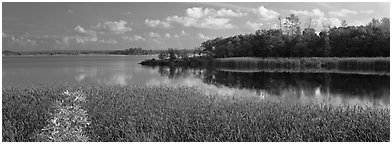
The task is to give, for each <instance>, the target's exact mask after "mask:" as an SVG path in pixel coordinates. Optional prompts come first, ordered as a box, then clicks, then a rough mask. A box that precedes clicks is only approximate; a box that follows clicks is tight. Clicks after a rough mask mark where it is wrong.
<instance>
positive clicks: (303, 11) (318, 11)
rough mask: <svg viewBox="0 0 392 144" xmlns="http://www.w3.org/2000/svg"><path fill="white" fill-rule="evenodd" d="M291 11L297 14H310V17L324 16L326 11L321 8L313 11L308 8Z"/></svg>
mask: <svg viewBox="0 0 392 144" xmlns="http://www.w3.org/2000/svg"><path fill="white" fill-rule="evenodd" d="M291 13H293V14H295V15H303V16H309V17H323V16H324V12H322V11H321V10H320V9H313V10H312V11H306V10H291Z"/></svg>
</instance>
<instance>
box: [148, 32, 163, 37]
mask: <svg viewBox="0 0 392 144" xmlns="http://www.w3.org/2000/svg"><path fill="white" fill-rule="evenodd" d="M149 36H150V37H151V38H161V35H159V34H158V33H154V32H150V33H149Z"/></svg>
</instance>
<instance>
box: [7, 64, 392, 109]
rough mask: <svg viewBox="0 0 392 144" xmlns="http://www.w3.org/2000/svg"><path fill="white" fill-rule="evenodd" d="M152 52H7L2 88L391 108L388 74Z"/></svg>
mask: <svg viewBox="0 0 392 144" xmlns="http://www.w3.org/2000/svg"><path fill="white" fill-rule="evenodd" d="M151 57H153V56H6V57H4V56H3V58H2V60H3V63H2V64H3V71H2V72H3V80H2V82H3V87H6V86H23V85H36V84H50V83H63V82H67V83H91V82H93V83H99V84H105V85H122V86H132V85H134V84H137V85H172V86H182V85H187V86H196V87H199V88H201V89H202V92H203V93H206V94H217V95H219V96H221V97H222V98H227V99H238V98H241V99H250V100H260V99H274V100H280V101H288V102H301V103H314V102H321V103H330V104H336V105H339V104H349V105H362V106H389V98H390V96H389V75H359V74H334V73H269V72H249V73H244V72H230V71H219V70H213V69H209V70H206V69H181V68H169V67H145V66H141V65H139V64H138V63H139V62H140V61H142V60H144V59H147V58H151Z"/></svg>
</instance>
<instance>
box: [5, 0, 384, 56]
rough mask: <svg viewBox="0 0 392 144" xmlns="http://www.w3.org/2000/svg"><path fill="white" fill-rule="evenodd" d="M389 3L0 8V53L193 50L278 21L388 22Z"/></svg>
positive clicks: (54, 4) (22, 5) (17, 5)
mask: <svg viewBox="0 0 392 144" xmlns="http://www.w3.org/2000/svg"><path fill="white" fill-rule="evenodd" d="M389 10H390V3H388V2H198V3H196V2H183V3H180V2H144V3H143V2H105V3H102V2H101V3H98V2H85V3H76V2H71V3H69V2H68V3H64V2H63V3H60V2H40V3H27V2H18V3H12V2H3V3H2V37H3V38H2V49H3V50H14V51H35V50H119V49H127V48H134V47H141V48H144V49H153V50H158V49H167V48H177V49H192V48H195V47H198V46H200V44H201V43H202V42H204V41H206V40H207V39H212V38H215V37H228V36H233V35H238V34H248V33H254V32H255V31H256V30H258V29H271V28H277V27H278V20H277V19H278V17H280V18H285V17H287V16H289V15H290V14H295V15H297V16H299V18H300V19H301V21H302V24H303V25H305V24H307V23H309V19H311V22H312V27H313V28H315V29H316V31H321V29H322V23H323V22H324V23H325V22H327V23H328V24H329V25H331V26H340V24H341V21H342V20H346V21H347V23H348V25H355V26H357V25H366V24H367V23H369V22H370V21H371V19H372V18H377V19H381V18H383V17H388V18H389V17H390V15H389V14H390V11H389Z"/></svg>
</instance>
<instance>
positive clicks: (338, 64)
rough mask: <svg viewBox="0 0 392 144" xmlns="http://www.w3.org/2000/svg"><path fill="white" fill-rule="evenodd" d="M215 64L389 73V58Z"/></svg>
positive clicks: (224, 60) (244, 60) (254, 60)
mask: <svg viewBox="0 0 392 144" xmlns="http://www.w3.org/2000/svg"><path fill="white" fill-rule="evenodd" d="M214 66H215V67H218V68H226V69H227V68H229V69H260V70H267V71H268V70H286V71H287V70H289V71H328V72H331V71H343V72H344V71H349V72H354V73H355V72H362V73H366V72H375V73H389V58H384V57H376V58H336V57H326V58H320V57H311V58H251V57H236V58H218V59H216V60H215V61H214Z"/></svg>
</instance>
